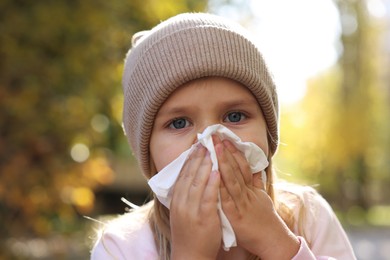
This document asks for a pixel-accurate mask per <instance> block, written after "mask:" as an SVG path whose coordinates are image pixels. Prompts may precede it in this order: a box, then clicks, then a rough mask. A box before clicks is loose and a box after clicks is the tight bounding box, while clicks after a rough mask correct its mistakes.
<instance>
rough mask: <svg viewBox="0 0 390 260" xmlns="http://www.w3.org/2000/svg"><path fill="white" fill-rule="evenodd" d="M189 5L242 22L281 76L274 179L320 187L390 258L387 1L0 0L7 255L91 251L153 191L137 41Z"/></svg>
mask: <svg viewBox="0 0 390 260" xmlns="http://www.w3.org/2000/svg"><path fill="white" fill-rule="evenodd" d="M186 11H208V12H211V13H216V14H220V15H222V16H226V17H228V18H231V19H233V20H236V21H237V22H239V23H241V24H242V25H243V26H245V27H247V28H248V29H249V30H250V31H251V32H252V33H253V34H254V35H255V37H256V38H257V39H258V42H259V45H260V46H261V48H262V50H263V52H264V56H265V58H266V61H267V62H268V64H269V66H270V68H271V71H272V73H273V75H274V77H275V81H276V82H277V84H278V89H279V93H280V99H281V141H282V144H281V145H280V148H279V151H278V154H277V156H276V161H277V163H276V167H277V172H278V174H279V177H280V178H281V179H286V180H289V181H294V182H298V183H301V184H306V185H311V186H315V187H316V189H318V191H319V192H320V193H321V194H322V195H323V196H324V197H325V198H326V199H327V200H328V201H329V203H330V204H331V205H332V207H333V209H334V210H335V211H336V213H337V215H338V216H339V218H340V221H341V222H342V224H343V226H344V227H345V229H346V230H347V232H348V235H349V236H350V239H351V241H352V243H353V246H354V248H355V251H356V254H357V256H358V258H359V259H390V257H389V256H390V249H389V248H390V189H389V187H390V174H389V173H390V156H389V154H390V136H389V130H390V121H389V118H390V69H389V68H390V1H389V0H335V1H332V0H296V1H289V0H209V1H206V0H164V1H155V0H142V1H141V0H128V1H123V0H111V1H103V0H94V1H92V0H84V1H75V0H57V1H48V0H41V1H24V0H3V1H1V2H0V35H1V36H0V259H88V257H89V250H90V247H91V245H92V243H93V237H94V230H95V229H96V228H98V225H95V222H94V221H92V220H89V219H86V218H85V217H84V216H87V217H91V218H95V219H101V217H102V216H103V217H104V216H110V215H114V214H121V213H123V212H125V209H126V207H127V206H126V205H125V204H124V203H123V202H122V201H121V197H124V198H126V199H127V200H129V201H131V202H133V203H135V204H138V205H141V204H143V203H144V202H145V201H147V200H148V199H149V194H150V192H149V189H148V187H147V185H146V182H145V180H144V178H143V177H142V176H141V174H140V173H139V170H138V168H137V165H136V162H135V160H134V159H133V157H132V156H131V151H130V149H129V147H128V144H127V141H126V139H125V137H124V135H123V132H122V128H121V121H122V120H121V113H122V101H123V97H122V92H121V74H122V69H123V59H124V56H125V54H126V52H127V50H128V48H129V47H130V41H131V36H132V34H133V33H135V32H137V31H139V30H145V29H150V28H151V27H153V26H154V25H156V24H157V23H159V22H160V21H161V20H164V19H166V18H168V17H170V16H173V15H175V14H178V13H181V12H186Z"/></svg>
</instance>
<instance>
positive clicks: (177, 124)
mask: <svg viewBox="0 0 390 260" xmlns="http://www.w3.org/2000/svg"><path fill="white" fill-rule="evenodd" d="M189 124H190V123H189V122H188V120H186V119H185V118H177V119H173V120H172V122H171V123H170V124H169V128H173V129H182V128H185V127H188V126H189Z"/></svg>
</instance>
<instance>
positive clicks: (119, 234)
mask: <svg viewBox="0 0 390 260" xmlns="http://www.w3.org/2000/svg"><path fill="white" fill-rule="evenodd" d="M305 189H306V190H304V191H303V192H300V197H301V199H302V201H303V202H304V205H305V210H304V214H303V215H304V216H305V220H304V226H303V234H305V238H303V236H301V235H300V234H298V231H297V230H298V228H297V226H296V227H295V230H294V233H295V234H296V235H297V236H298V238H299V239H300V242H301V246H300V249H299V251H298V253H297V254H296V255H295V257H294V258H293V260H310V259H345V260H353V259H356V257H355V255H354V253H353V250H352V247H351V245H350V243H349V241H348V238H347V236H346V234H345V232H344V230H343V228H342V227H341V225H340V222H339V221H338V220H337V218H336V216H335V214H334V212H333V210H332V209H331V207H330V206H329V204H328V203H327V202H326V201H325V200H324V199H323V198H322V197H321V196H320V195H319V194H318V193H316V192H313V190H312V189H311V188H305ZM287 190H288V189H287ZM288 192H294V191H288ZM294 193H295V192H294ZM291 203H292V204H290V205H288V206H289V207H292V208H293V210H294V213H295V219H297V218H298V215H299V212H298V207H297V203H294V202H293V201H292V202H291ZM145 215H146V214H145V213H143V212H141V211H139V210H135V211H134V212H132V213H127V214H124V215H122V216H120V217H118V218H116V219H115V220H113V221H111V222H110V223H108V224H106V226H104V227H103V229H102V230H101V234H100V237H99V239H98V240H97V242H96V244H95V246H94V248H93V249H92V254H91V259H92V260H100V259H137V260H143V259H148V260H149V259H151V260H152V259H158V255H157V249H156V245H155V242H154V238H153V233H152V230H151V228H150V226H149V222H148V219H147V218H146V217H145ZM296 222H297V221H296Z"/></svg>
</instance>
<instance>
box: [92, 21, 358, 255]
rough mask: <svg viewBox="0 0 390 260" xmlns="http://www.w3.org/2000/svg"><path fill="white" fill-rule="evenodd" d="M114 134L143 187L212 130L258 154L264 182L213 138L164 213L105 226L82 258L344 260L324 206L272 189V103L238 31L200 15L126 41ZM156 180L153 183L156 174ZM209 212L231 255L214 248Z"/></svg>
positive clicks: (339, 232) (187, 168)
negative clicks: (133, 160)
mask: <svg viewBox="0 0 390 260" xmlns="http://www.w3.org/2000/svg"><path fill="white" fill-rule="evenodd" d="M123 89H124V113H123V120H124V129H125V132H126V135H127V137H128V140H129V142H130V145H131V147H132V150H133V152H134V154H135V156H136V157H137V159H138V162H139V164H140V167H141V169H142V171H143V173H144V175H145V176H146V178H147V179H150V178H152V177H153V176H154V175H156V174H159V172H161V171H162V170H163V169H166V166H167V165H170V163H171V162H172V161H174V160H175V159H176V158H178V157H179V156H180V155H181V154H182V153H183V152H184V151H186V150H188V149H189V148H190V147H191V146H193V145H194V144H196V143H197V141H198V139H197V134H198V133H202V132H203V131H204V130H205V129H206V128H207V127H209V126H211V125H215V124H219V125H222V126H223V127H226V128H228V129H229V130H231V131H232V132H233V133H234V134H235V135H237V136H238V137H239V138H241V140H242V141H244V142H251V143H254V144H255V145H257V146H258V147H260V148H261V149H262V151H263V152H264V154H265V155H266V157H267V159H268V167H267V168H266V169H265V175H266V176H264V177H262V174H260V173H255V174H252V172H251V170H250V167H249V164H248V161H247V159H246V157H245V156H244V154H243V153H242V152H241V151H240V150H238V149H237V147H236V146H235V144H234V143H233V142H232V141H229V140H228V139H223V138H220V137H219V136H218V135H217V134H215V135H213V136H212V141H213V145H214V149H215V154H216V158H217V160H218V165H219V168H218V170H217V171H216V170H212V163H211V158H210V152H209V151H208V150H207V149H206V148H205V147H203V146H202V145H196V146H194V149H193V150H192V152H191V153H190V155H189V156H188V158H186V161H185V163H184V166H183V167H182V168H181V170H180V175H179V177H178V178H177V180H176V183H175V185H174V188H173V190H172V198H171V203H170V209H168V208H167V207H165V206H164V205H163V204H162V203H161V202H160V201H159V200H158V199H157V198H156V197H155V199H154V201H152V202H149V203H148V204H146V205H144V206H142V207H140V208H138V209H136V210H133V211H132V212H130V213H127V214H125V215H123V216H120V217H119V218H117V219H115V220H113V221H112V222H110V223H108V224H107V225H106V226H105V228H104V229H103V230H102V232H101V236H100V238H99V239H98V241H97V243H96V244H95V246H94V248H93V250H92V259H197V260H199V259H331V258H332V257H333V258H336V259H355V256H354V254H353V251H352V248H351V246H350V243H349V241H348V239H347V236H346V234H345V232H344V230H343V229H342V227H341V225H340V223H339V221H338V220H337V218H336V217H335V215H334V213H333V211H332V209H331V208H330V206H329V205H328V204H327V202H325V200H324V199H323V198H322V197H321V196H320V195H319V194H318V193H316V192H315V191H314V190H313V189H311V188H308V187H301V186H295V185H287V184H281V183H276V181H275V176H274V173H273V170H272V157H273V155H274V154H275V152H276V150H277V146H278V101H277V94H276V90H275V86H274V83H273V80H272V78H271V76H270V74H269V72H268V69H267V67H266V65H265V63H264V60H263V58H262V55H261V53H260V52H259V50H258V48H257V47H256V45H255V43H254V41H253V40H252V39H251V37H250V36H249V35H248V32H246V31H245V30H244V29H243V28H241V27H240V26H238V25H237V24H233V23H231V22H229V21H226V20H224V19H222V18H220V17H217V16H214V15H210V14H181V15H178V16H175V17H173V18H170V19H168V20H167V21H165V22H162V23H161V24H159V25H157V26H156V27H155V28H153V29H152V30H151V31H148V32H141V33H138V34H136V35H135V36H134V37H133V47H132V49H131V50H130V51H129V53H128V55H127V57H126V63H125V69H124V76H123ZM160 176H161V175H160ZM219 205H220V206H221V209H222V211H223V213H224V214H225V215H226V217H227V220H228V222H229V223H230V225H231V227H232V228H233V230H234V234H235V237H236V241H237V243H236V244H237V246H232V247H231V248H230V250H224V248H223V243H222V229H221V221H222V218H221V214H220V212H219V211H218V207H219Z"/></svg>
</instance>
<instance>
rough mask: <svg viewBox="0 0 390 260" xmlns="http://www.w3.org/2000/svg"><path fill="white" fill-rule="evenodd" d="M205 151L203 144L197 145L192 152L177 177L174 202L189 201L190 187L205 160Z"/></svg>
mask: <svg viewBox="0 0 390 260" xmlns="http://www.w3.org/2000/svg"><path fill="white" fill-rule="evenodd" d="M205 153H206V149H205V148H204V147H201V146H200V147H196V148H195V150H194V151H193V152H192V153H191V155H190V156H189V158H188V160H187V161H186V163H185V164H184V166H183V168H182V170H181V172H180V174H179V178H178V179H177V181H176V183H175V186H174V187H173V196H172V202H174V201H176V202H178V201H183V203H187V200H188V191H189V188H190V186H191V183H192V181H193V179H194V176H195V175H196V172H197V170H198V168H199V166H200V164H201V163H202V161H203V158H204V155H205Z"/></svg>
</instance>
